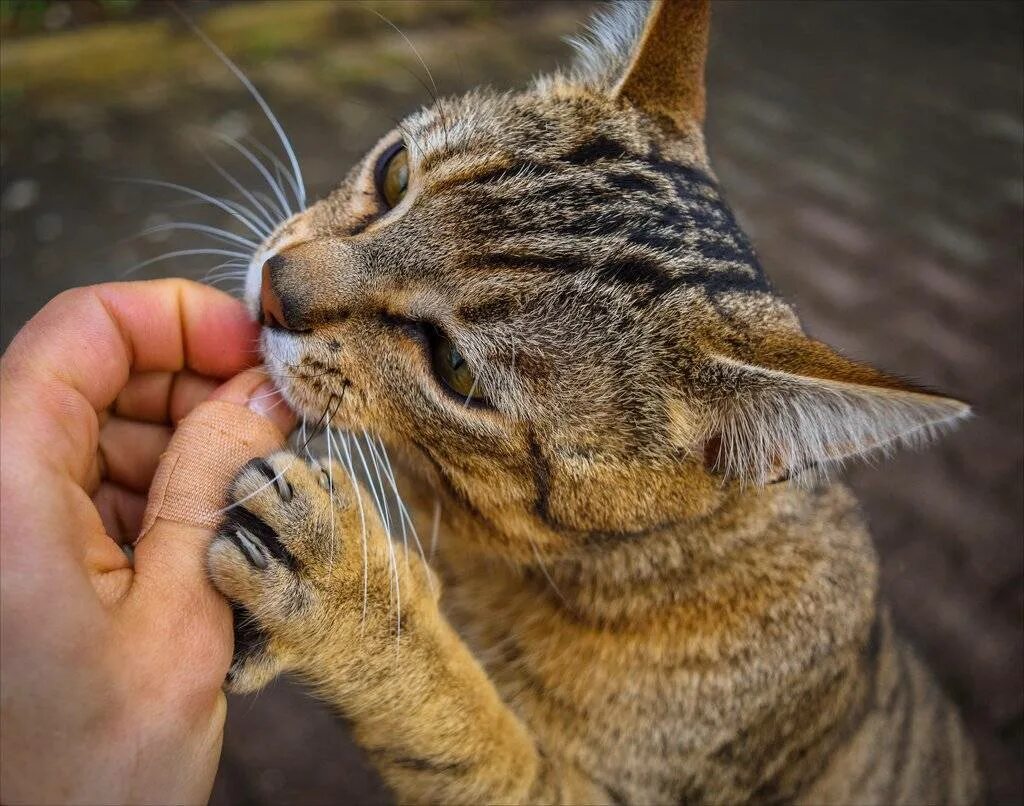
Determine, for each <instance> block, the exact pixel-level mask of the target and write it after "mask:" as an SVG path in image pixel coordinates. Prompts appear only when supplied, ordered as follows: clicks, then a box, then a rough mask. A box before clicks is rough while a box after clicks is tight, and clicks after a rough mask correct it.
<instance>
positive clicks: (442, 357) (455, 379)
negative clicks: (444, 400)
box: [431, 331, 486, 403]
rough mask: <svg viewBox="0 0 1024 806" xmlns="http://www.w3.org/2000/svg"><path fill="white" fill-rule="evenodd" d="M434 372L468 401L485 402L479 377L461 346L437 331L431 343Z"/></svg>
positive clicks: (453, 390)
mask: <svg viewBox="0 0 1024 806" xmlns="http://www.w3.org/2000/svg"><path fill="white" fill-rule="evenodd" d="M431 352H432V353H433V355H432V359H433V364H434V372H435V373H437V377H438V378H439V379H440V380H441V382H442V383H443V384H444V385H445V386H447V387H448V388H449V389H451V390H452V392H454V393H455V394H456V395H458V396H459V397H460V398H462V399H463V400H465V401H466V402H475V403H485V402H486V401H485V400H484V398H483V396H482V394H481V390H480V387H479V385H478V384H477V377H476V375H475V374H474V373H473V369H472V368H471V367H470V366H469V363H468V362H467V361H466V359H465V358H463V357H462V353H460V352H459V348H458V347H456V346H455V344H454V343H453V342H452V340H451V339H449V338H448V337H447V336H446V335H444V334H443V333H441V332H439V331H437V332H435V333H434V338H433V340H432V344H431Z"/></svg>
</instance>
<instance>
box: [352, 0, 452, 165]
mask: <svg viewBox="0 0 1024 806" xmlns="http://www.w3.org/2000/svg"><path fill="white" fill-rule="evenodd" d="M368 10H369V11H370V13H371V14H375V15H377V16H378V17H380V19H382V20H383V21H384V22H386V23H387V24H388V25H390V26H391V27H392V28H393V29H394V31H395V32H396V33H397V34H398V35H399V36H400V37H402V39H404V40H405V44H407V45H408V46H409V49H410V50H411V51H412V52H413V55H414V56H415V57H416V59H417V60H418V61H419V63H420V65H421V66H422V67H423V69H424V71H425V72H426V74H427V78H428V79H429V80H430V87H427V86H426V85H425V84H424V85H423V88H424V89H425V90H426V91H427V93H428V94H429V95H430V98H431V100H432V101H433V103H434V105H435V106H436V107H437V114H438V116H439V117H440V118H441V126H442V127H443V128H444V145H445V149H447V148H448V134H449V132H448V121H447V120H446V119H445V115H444V109H443V108H442V106H441V102H440V100H439V98H438V95H439V92H438V89H437V82H436V81H434V74H433V73H432V72H430V68H429V67H427V63H426V62H425V61H424V60H423V56H421V55H420V52H419V51H418V50H417V49H416V46H415V45H414V44H413V43H412V40H411V39H409V37H408V36H406V35H405V31H403V30H402V29H401V28H399V27H398V26H397V25H395V23H393V22H392V21H391V20H389V19H388V18H387V17H385V16H384V15H383V14H381V13H380V12H379V11H377V10H376V9H372V8H371V9H368ZM414 75H415V74H414ZM417 79H418V80H419V81H420V83H421V84H423V81H422V80H421V79H419V76H417ZM431 87H432V88H433V91H431Z"/></svg>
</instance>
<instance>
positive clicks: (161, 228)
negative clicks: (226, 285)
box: [132, 221, 257, 249]
mask: <svg viewBox="0 0 1024 806" xmlns="http://www.w3.org/2000/svg"><path fill="white" fill-rule="evenodd" d="M169 230H187V231H190V232H201V233H203V234H204V235H209V236H210V237H212V238H217V239H218V240H221V241H230V242H233V243H237V244H240V245H242V246H248V247H250V248H252V249H255V248H256V246H257V243H256V241H253V240H250V239H249V238H245V237H243V236H241V235H236V234H235V233H233V232H228V231H227V230H226V229H221V228H220V227H211V226H208V225H206V224H194V223H192V222H190V221H170V222H168V223H166V224H156V225H154V226H152V227H148V228H147V229H144V230H142V232H140V233H139V234H138V235H134V236H132V237H134V238H145V237H146V236H148V235H155V234H156V233H158V232H167V231H169Z"/></svg>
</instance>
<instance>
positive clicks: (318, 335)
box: [209, 0, 979, 804]
mask: <svg viewBox="0 0 1024 806" xmlns="http://www.w3.org/2000/svg"><path fill="white" fill-rule="evenodd" d="M707 27H708V8H707V6H706V5H705V4H703V3H689V2H673V1H671V0H659V2H655V3H654V4H653V6H652V7H651V9H650V11H649V12H648V10H647V7H646V6H645V5H643V4H636V3H632V4H630V3H626V4H622V5H620V6H619V7H617V8H616V9H614V10H613V11H612V12H611V15H610V16H608V17H605V18H601V19H599V20H598V21H597V22H596V23H595V28H594V33H593V38H592V39H591V40H590V41H589V42H584V43H582V44H581V45H580V47H581V54H580V61H579V64H578V65H577V67H576V68H574V69H573V70H572V71H570V72H565V73H560V74H556V75H554V76H549V77H545V78H542V79H539V80H538V81H537V82H536V83H535V84H534V85H533V86H532V87H530V88H529V89H527V90H525V91H523V92H519V93H508V94H499V93H494V92H489V91H487V92H485V91H480V92H477V93H473V94H470V95H468V96H466V97H463V98H448V99H442V100H441V101H439V102H438V103H436V104H435V105H434V106H433V107H431V108H429V109H425V110H423V111H421V112H418V113H416V114H414V115H412V116H411V117H409V118H408V119H406V120H405V121H403V123H402V124H401V126H400V127H399V128H398V129H396V130H395V131H393V132H391V133H389V134H388V135H386V136H385V137H384V138H383V139H382V140H381V142H380V144H379V145H378V146H377V147H376V148H374V149H373V150H372V151H371V152H370V153H369V154H368V155H367V157H366V159H365V161H364V162H363V163H361V164H360V165H358V166H356V167H355V168H354V169H353V170H352V171H351V173H350V174H349V175H348V177H347V178H346V179H345V180H344V181H343V182H342V184H341V185H340V186H339V188H338V189H337V190H336V191H335V192H334V193H332V194H331V195H330V196H329V197H328V198H326V199H324V200H322V201H320V202H317V203H316V204H314V205H312V206H311V207H310V208H308V209H307V210H305V211H304V212H302V213H300V214H299V215H297V216H296V217H294V218H293V219H291V220H290V221H288V222H286V223H285V224H284V225H283V226H282V227H281V228H280V229H279V231H278V232H277V233H275V235H274V236H273V237H272V238H271V239H270V240H269V241H268V242H267V243H266V244H265V245H264V249H263V250H262V251H261V254H260V256H259V257H258V258H257V259H254V263H253V270H252V272H251V282H250V285H249V288H248V295H249V299H250V301H251V303H252V305H253V307H254V313H256V312H257V311H256V308H257V307H258V300H259V296H260V288H259V286H260V282H261V279H262V276H263V274H262V273H263V261H264V260H267V259H268V258H270V260H269V262H268V263H267V272H268V282H269V283H270V285H271V286H272V288H273V291H274V293H275V295H276V297H277V298H278V299H279V300H280V306H281V307H280V309H281V312H282V313H281V316H282V317H285V318H286V319H287V322H288V324H289V327H291V328H292V330H290V331H287V332H284V331H282V330H280V329H275V328H267V329H266V330H265V332H264V336H263V348H264V352H265V355H266V360H267V365H268V368H269V370H270V371H271V372H272V373H273V374H274V375H275V377H276V378H277V379H278V380H279V382H280V383H281V385H282V387H283V389H284V391H285V394H286V395H287V397H288V399H289V400H290V401H291V403H292V404H293V405H294V406H295V407H296V408H297V409H299V410H300V411H302V412H304V413H305V414H307V415H308V416H309V417H310V418H311V419H315V418H316V417H317V416H321V415H323V417H325V418H329V419H330V421H331V423H332V424H333V425H335V426H337V427H339V428H345V429H350V430H353V431H355V432H361V431H362V430H363V429H367V430H368V431H370V432H371V433H374V434H377V435H379V436H380V437H381V438H382V439H383V440H384V441H386V442H387V443H388V445H389V446H390V447H391V449H392V451H393V452H394V453H395V454H396V455H397V456H400V457H401V460H402V461H401V463H400V464H401V468H402V484H401V487H402V489H403V492H404V493H405V500H406V503H407V505H408V506H409V509H410V510H411V511H412V512H413V513H414V519H415V521H416V523H417V526H418V534H419V536H420V539H422V540H423V541H424V542H426V541H427V536H428V535H430V534H431V532H432V527H433V524H432V521H433V519H434V517H435V516H437V517H438V519H439V523H440V529H439V534H440V539H439V541H438V547H437V553H436V556H434V557H432V558H430V562H429V563H428V562H426V561H425V560H424V559H421V554H420V553H419V551H417V549H416V547H415V545H414V542H410V543H409V544H408V545H405V543H404V542H403V541H402V539H401V538H400V536H399V535H398V532H397V527H393V528H392V530H391V531H392V538H395V539H389V537H388V534H387V530H386V529H385V526H384V523H383V522H382V519H381V517H380V516H379V515H378V513H377V512H376V509H375V507H374V506H372V505H371V500H372V495H371V493H370V492H368V491H367V490H366V489H365V488H362V487H360V486H359V485H358V484H356V483H354V482H353V481H352V480H351V478H350V474H349V472H348V470H349V469H350V468H349V467H347V465H346V463H337V462H336V463H334V464H333V465H329V464H327V463H319V464H318V463H310V462H306V461H303V460H301V459H298V458H297V457H295V456H293V455H291V454H287V453H283V454H277V455H275V456H272V457H269V458H268V459H267V460H266V461H262V460H261V461H258V462H253V463H251V464H250V465H249V466H247V468H246V469H245V470H244V471H243V472H242V473H241V474H240V475H239V477H238V479H237V480H236V482H235V485H234V487H233V489H232V490H231V496H232V498H233V500H235V501H238V502H240V506H238V507H236V508H234V509H232V510H231V514H230V515H229V516H228V519H227V521H226V523H225V527H224V529H223V530H222V533H221V535H220V536H219V538H218V539H217V540H216V541H215V542H214V543H213V545H212V547H211V549H210V556H209V568H210V573H211V576H212V578H213V580H214V582H215V583H216V585H217V586H218V587H219V588H220V590H221V591H223V592H224V593H225V595H226V596H228V597H229V598H230V599H231V600H232V602H233V603H235V607H236V614H237V619H236V635H237V641H238V642H237V646H236V658H235V662H234V664H233V666H232V672H231V677H230V680H229V685H230V686H231V687H232V688H234V689H235V690H239V691H251V690H255V689H257V688H259V687H260V686H262V685H264V684H265V683H266V682H267V681H269V680H270V679H271V678H272V677H273V676H274V675H276V674H278V673H279V672H289V673H292V674H294V675H297V676H298V677H300V678H301V679H303V680H305V681H306V682H308V683H309V684H310V686H311V687H312V688H313V689H314V690H315V691H316V692H317V693H318V694H319V695H320V696H321V697H323V698H324V699H325V700H326V701H327V702H328V703H330V704H331V705H332V706H333V707H335V708H336V709H337V710H338V711H339V712H340V713H341V714H343V715H345V716H346V717H347V718H348V719H349V720H350V721H351V723H352V725H353V730H354V734H355V737H356V739H357V740H358V741H359V742H360V744H361V745H362V746H363V747H364V748H365V749H366V752H367V753H368V755H369V757H370V758H371V759H372V760H373V762H374V763H375V764H376V765H377V767H378V769H379V770H380V771H381V773H382V775H383V776H384V778H385V780H386V781H387V782H388V783H389V784H390V785H391V786H392V787H393V789H394V791H395V792H396V794H397V796H398V799H399V800H400V801H402V802H407V801H408V802H413V801H415V802H419V801H425V802H439V803H456V802H462V803H481V802H492V803H511V802H531V803H540V802H567V803H568V802H577V803H599V802H631V803H703V802H715V803H736V802H740V801H754V802H784V801H798V802H807V803H847V802H851V803H852V802H856V803H886V804H888V803H925V802H944V803H945V802H949V803H974V802H977V800H978V799H979V782H978V778H977V774H976V772H975V766H974V758H973V752H972V750H971V748H970V745H969V743H968V742H967V740H966V738H965V736H964V733H963V729H962V727H961V725H960V722H959V719H958V717H957V716H956V714H955V712H954V711H953V710H952V708H951V706H950V705H949V703H948V702H947V701H946V699H945V698H944V697H943V695H942V694H941V692H940V691H939V690H938V688H937V687H936V685H935V683H934V682H933V680H932V678H931V677H930V675H929V674H928V673H927V671H926V670H925V669H924V668H923V667H922V665H921V664H920V662H919V661H918V660H917V659H916V657H915V656H914V655H913V653H912V652H911V651H910V650H909V649H908V648H907V647H906V646H905V645H904V644H903V643H901V642H900V640H899V638H898V637H897V636H895V635H894V633H893V630H892V627H891V624H890V620H889V617H888V615H887V611H886V609H885V606H884V603H882V602H880V601H879V598H878V570H877V562H876V557H875V554H874V551H873V549H872V546H871V541H870V538H869V536H868V535H867V533H866V531H865V528H864V525H863V522H862V519H861V517H860V515H859V513H858V510H857V507H856V504H855V502H854V501H853V500H852V498H851V496H850V495H849V494H848V493H847V492H846V490H845V489H844V488H843V487H842V486H841V485H839V484H835V483H829V482H828V481H827V471H828V469H829V468H830V467H831V466H834V465H836V464H838V463H841V462H842V461H844V460H845V459H847V458H850V457H854V456H858V455H861V454H863V453H866V452H869V451H872V450H877V449H883V450H884V449H886V448H888V447H890V446H892V445H895V444H897V443H899V442H900V441H906V440H908V439H909V440H912V439H915V438H917V437H920V436H922V435H927V434H928V433H929V432H930V431H932V430H934V429H935V428H937V427H939V426H941V425H943V424H944V423H947V422H950V421H952V420H955V419H956V418H958V417H961V416H963V415H964V414H966V412H967V408H966V406H965V405H964V404H962V403H960V402H958V401H955V400H953V399H951V398H948V397H944V396H941V395H937V394H934V393H931V392H928V391H927V390H924V389H921V388H919V387H915V386H912V385H910V384H908V383H906V382H904V381H901V380H899V379H897V378H894V377H892V376H889V375H886V374H884V373H881V372H879V371H877V370H874V369H872V368H870V367H867V366H864V365H862V364H859V363H856V362H853V361H850V360H849V359H846V358H843V357H842V356H840V355H838V354H837V353H836V352H835V351H833V350H832V349H830V348H828V347H826V346H825V345H822V344H820V343H818V342H815V341H813V340H811V339H809V338H808V337H807V336H806V335H805V334H804V333H803V332H802V330H801V328H800V324H799V322H798V320H797V318H796V316H795V314H794V313H793V311H792V309H791V308H790V307H789V306H788V305H787V304H786V303H785V302H784V301H783V300H781V299H780V298H779V297H778V296H777V295H776V294H774V293H773V291H772V290H771V287H770V285H769V283H768V281H767V280H766V279H765V276H764V274H763V272H762V270H761V267H760V265H759V263H758V262H757V258H756V256H755V255H754V252H753V250H752V249H751V247H750V245H749V243H748V242H747V240H746V238H745V236H744V235H743V233H742V232H741V231H740V229H739V227H738V226H737V225H736V222H735V220H734V218H733V216H732V214H731V212H730V211H729V208H728V206H727V205H726V204H725V203H724V201H723V200H722V197H721V194H720V191H719V189H718V187H717V183H716V181H715V178H714V174H713V172H712V170H711V167H710V165H709V164H708V160H707V155H706V151H705V147H704V142H703V136H702V134H701V123H702V121H703V116H704V89H703V63H704V53H705V48H706V41H707ZM399 140H403V141H404V142H405V144H406V148H407V151H408V154H409V159H410V173H411V177H412V178H411V180H410V185H409V192H408V194H407V195H406V197H405V199H403V200H402V202H401V203H400V204H398V205H397V206H396V207H395V208H394V209H393V210H390V211H388V210H385V209H383V208H382V205H381V200H380V198H379V196H378V194H377V193H376V192H375V189H374V179H373V174H374V166H375V165H376V163H377V160H378V158H379V156H380V155H381V154H382V153H383V152H385V151H386V150H387V149H389V148H390V147H392V146H393V145H394V144H395V143H396V142H398V141H399ZM428 327H429V328H435V327H436V328H440V329H442V330H443V331H444V332H445V333H447V334H448V335H449V336H450V337H451V339H452V340H453V342H455V343H456V344H457V345H458V347H459V349H460V351H461V352H462V354H463V355H464V356H465V357H466V360H467V362H468V363H469V364H470V365H471V367H472V368H473V370H474V372H475V373H476V375H477V378H478V380H479V382H480V388H481V391H482V393H483V395H484V396H485V398H486V401H487V402H486V403H484V404H480V403H472V404H464V403H463V401H461V400H459V399H457V398H455V397H454V396H453V395H452V394H450V393H448V392H446V391H445V390H444V389H443V388H442V387H441V385H440V384H439V383H438V380H437V378H436V377H435V374H434V372H433V370H432V369H431V363H430V352H429V349H428V346H427V338H428V336H427V335H426V333H427V332H428ZM276 475H280V476H281V479H282V480H283V481H282V482H279V483H268V482H269V480H270V479H272V478H274V477H275V476H276ZM392 507H394V503H392ZM392 514H393V513H392ZM407 537H408V535H407ZM409 540H410V541H411V540H412V538H409Z"/></svg>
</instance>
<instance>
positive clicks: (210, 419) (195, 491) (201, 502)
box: [131, 371, 294, 599]
mask: <svg viewBox="0 0 1024 806" xmlns="http://www.w3.org/2000/svg"><path fill="white" fill-rule="evenodd" d="M266 384H267V379H266V376H264V375H263V374H261V373H259V372H256V371H250V372H245V373H242V374H241V375H239V376H237V377H236V378H233V379H232V380H231V381H229V382H228V383H227V384H225V385H224V386H223V387H221V388H220V389H219V390H217V391H216V392H215V393H214V395H213V399H211V400H209V401H207V402H205V403H202V404H200V405H199V406H198V407H197V408H196V409H195V410H194V411H193V412H192V413H191V414H190V415H188V416H187V417H186V418H185V419H183V420H182V421H181V423H180V424H179V425H178V428H177V430H176V431H175V433H174V436H173V437H172V438H171V442H170V444H169V445H168V447H167V450H166V452H165V453H164V455H163V457H162V458H161V461H160V464H159V467H158V469H157V472H156V475H155V477H154V479H153V484H152V487H151V489H150V494H149V502H148V505H147V509H146V513H145V516H144V517H143V523H142V529H141V536H140V538H139V540H138V542H137V544H136V550H135V581H134V582H133V590H132V594H131V597H132V598H135V599H138V598H139V597H143V598H145V597H147V596H153V597H157V598H160V599H166V598H168V597H181V596H183V595H184V596H191V597H199V598H200V599H203V598H204V597H205V596H207V594H212V588H210V586H209V582H208V580H207V576H206V573H205V557H206V549H207V546H208V545H209V542H210V539H211V537H212V535H213V529H214V528H215V527H216V526H217V525H218V523H219V522H220V518H221V511H222V508H223V506H224V502H225V493H226V490H227V487H228V484H229V483H230V482H231V480H232V479H233V478H234V477H235V475H236V474H237V472H238V470H239V469H240V468H241V467H242V465H244V464H245V463H246V462H247V461H249V460H250V459H253V458H255V457H257V456H263V455H265V454H268V453H272V452H273V451H275V450H277V449H279V448H280V447H281V446H282V445H283V444H284V433H285V432H287V431H290V430H291V428H292V427H293V425H294V415H293V414H292V413H291V411H290V410H289V409H288V408H287V406H286V405H285V404H283V403H281V404H280V405H276V404H275V402H274V399H273V397H272V396H268V393H269V389H268V388H267V386H266ZM267 405H269V406H270V409H269V411H267V410H265V407H266V406H267ZM261 407H263V408H264V412H263V413H261V412H260V411H259V410H260V408H261ZM264 414H265V415H266V416H264ZM214 595H215V594H214Z"/></svg>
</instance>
